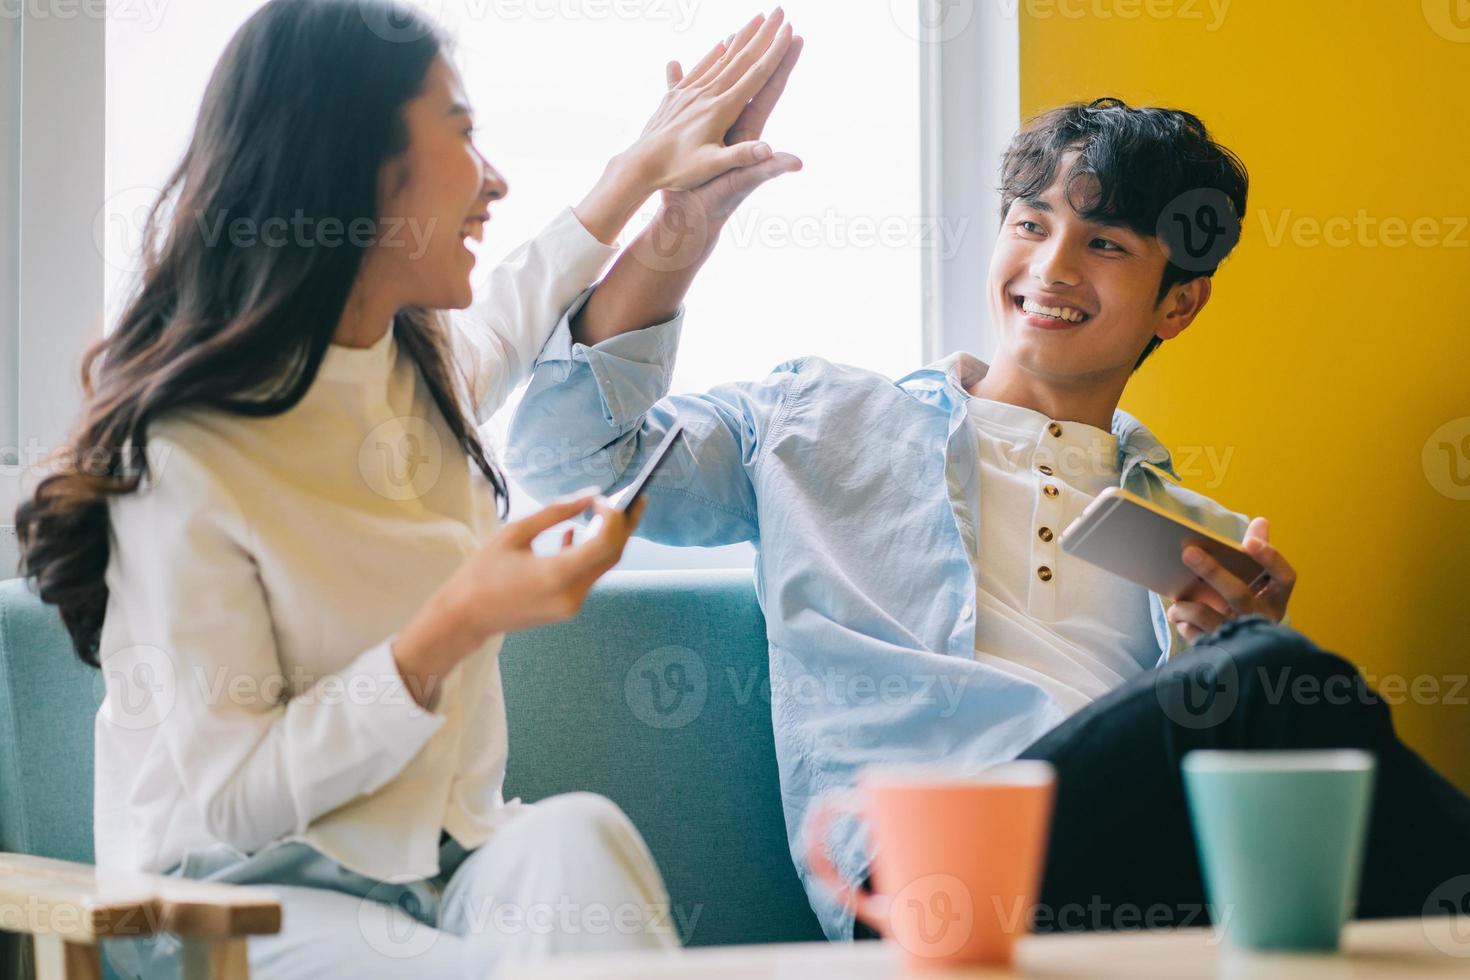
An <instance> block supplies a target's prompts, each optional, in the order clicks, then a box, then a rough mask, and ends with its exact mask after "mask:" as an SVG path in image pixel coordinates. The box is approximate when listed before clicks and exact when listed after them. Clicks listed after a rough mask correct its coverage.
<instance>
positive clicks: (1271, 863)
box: [1183, 749, 1375, 950]
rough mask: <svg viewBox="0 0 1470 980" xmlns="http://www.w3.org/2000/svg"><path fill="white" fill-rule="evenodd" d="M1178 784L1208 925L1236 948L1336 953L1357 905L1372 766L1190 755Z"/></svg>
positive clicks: (1290, 756)
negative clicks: (1191, 832) (1190, 827)
mask: <svg viewBox="0 0 1470 980" xmlns="http://www.w3.org/2000/svg"><path fill="white" fill-rule="evenodd" d="M1183 768H1184V786H1185V792H1186V795H1187V796H1188V799H1189V809H1190V814H1191V820H1192V824H1193V827H1194V839H1195V844H1196V845H1197V846H1198V848H1199V856H1200V868H1201V871H1202V872H1203V873H1204V879H1205V890H1206V892H1207V893H1208V895H1209V899H1210V905H1211V913H1212V918H1213V919H1214V921H1215V924H1216V927H1217V928H1218V929H1219V931H1220V932H1221V934H1222V935H1223V937H1224V939H1225V941H1226V942H1228V943H1230V944H1231V945H1232V946H1237V947H1242V948H1245V949H1275V950H1335V949H1337V948H1338V942H1339V940H1340V938H1341V935H1342V926H1343V923H1345V922H1346V921H1347V920H1348V919H1349V918H1351V917H1352V914H1353V910H1354V908H1355V907H1356V905H1357V897H1358V881H1359V875H1360V872H1361V870H1362V864H1363V848H1364V845H1365V843H1366V841H1367V831H1368V811H1369V804H1370V801H1371V799H1372V796H1373V774H1374V768H1375V763H1374V758H1373V756H1372V755H1371V754H1369V753H1367V752H1362V751H1359V750H1357V749H1325V750H1301V751H1274V750H1273V751H1218V750H1212V749H1211V750H1199V751H1195V752H1190V753H1189V754H1188V755H1186V756H1185V757H1184V763H1183Z"/></svg>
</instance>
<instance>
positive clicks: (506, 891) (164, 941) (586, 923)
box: [103, 793, 679, 980]
mask: <svg viewBox="0 0 1470 980" xmlns="http://www.w3.org/2000/svg"><path fill="white" fill-rule="evenodd" d="M439 863H440V873H439V874H438V875H437V876H436V877H434V878H429V879H427V880H425V879H417V880H404V881H401V882H393V881H386V882H383V881H374V880H373V879H370V878H365V877H363V876H362V875H358V874H354V873H353V872H351V871H348V870H346V869H344V868H342V867H341V866H340V865H338V864H337V863H336V862H334V861H332V860H330V859H329V858H327V857H325V856H324V855H322V854H320V853H319V852H317V851H316V850H314V849H312V848H311V847H308V846H307V845H305V844H302V843H297V842H292V843H284V844H277V845H273V846H270V847H267V848H265V849H263V850H261V851H260V852H258V853H256V854H254V855H250V856H248V857H247V856H245V855H242V854H241V853H240V852H238V851H235V850H232V849H230V848H228V847H225V846H223V845H221V846H218V847H215V848H213V849H211V850H207V851H201V852H195V853H191V854H190V855H188V857H187V858H186V859H185V860H184V862H183V864H182V865H180V866H179V867H178V868H176V869H174V871H173V872H171V873H173V874H182V875H183V876H185V877H188V878H197V879H203V880H206V881H216V882H227V883H230V884H239V885H259V886H262V887H264V888H265V889H267V890H269V891H271V892H274V893H275V894H276V895H277V896H279V898H280V901H281V906H282V928H281V932H280V933H279V934H277V935H274V936H252V937H250V940H249V957H250V970H251V976H253V977H255V978H257V980H298V978H299V980H329V978H335V977H351V978H353V980H372V978H385V980H386V978H407V977H414V978H418V977H436V978H437V977H444V978H487V977H490V976H492V975H493V974H494V972H495V970H496V969H497V968H498V967H499V966H501V965H503V964H504V963H506V962H509V961H510V960H511V959H520V958H531V957H539V956H547V955H553V954H557V953H573V952H592V951H606V950H622V949H663V948H673V947H676V946H677V945H678V942H679V941H678V935H677V932H676V931H675V929H674V928H673V927H672V925H671V916H670V915H669V898H668V894H667V892H666V891H665V889H664V884H663V879H662V878H661V877H660V875H659V873H658V869H657V867H655V865H654V863H653V858H652V856H651V855H650V854H649V852H648V847H647V845H645V844H644V842H643V839H642V837H640V836H639V834H638V831H637V830H635V829H634V827H633V825H632V823H631V822H629V820H628V818H627V817H626V816H625V815H624V814H623V812H622V811H621V810H619V809H618V808H617V806H616V805H615V804H613V803H612V802H611V801H609V800H607V799H604V798H603V797H600V796H595V795H593V794H590V793H569V794H566V795H563V796H555V797H552V798H550V799H547V800H543V801H541V802H540V803H535V804H531V805H528V806H523V807H522V808H521V812H520V813H518V814H517V815H516V816H515V817H513V818H512V819H510V820H509V821H508V822H507V823H506V824H505V825H504V826H503V827H501V828H500V829H499V830H498V831H496V833H495V836H494V837H492V838H491V839H490V841H489V842H488V843H486V844H485V845H484V846H483V847H480V848H478V849H476V850H474V851H469V852H467V851H465V849H464V848H463V847H461V846H460V845H459V844H458V843H457V842H456V841H455V840H454V839H453V838H451V837H448V836H447V835H446V836H445V837H444V838H443V840H442V843H441V845H440V850H439ZM103 950H104V952H105V953H106V955H107V956H108V958H109V959H110V960H111V962H112V966H113V968H114V969H115V970H116V971H117V972H118V973H119V974H120V975H121V976H124V977H143V978H146V980H155V978H158V980H163V978H176V977H178V976H179V975H180V963H179V958H180V957H179V942H178V940H177V939H176V938H174V937H172V936H158V937H150V938H147V939H137V940H115V941H111V942H107V943H104V944H103Z"/></svg>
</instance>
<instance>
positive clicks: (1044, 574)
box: [1036, 565, 1051, 582]
mask: <svg viewBox="0 0 1470 980" xmlns="http://www.w3.org/2000/svg"><path fill="white" fill-rule="evenodd" d="M1036 577H1037V578H1039V579H1041V580H1042V581H1043V582H1050V581H1051V569H1050V568H1047V567H1046V566H1045V565H1042V566H1041V567H1040V568H1038V569H1037V570H1036Z"/></svg>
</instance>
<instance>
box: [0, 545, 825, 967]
mask: <svg viewBox="0 0 1470 980" xmlns="http://www.w3.org/2000/svg"><path fill="white" fill-rule="evenodd" d="M501 663H502V673H503V676H504V683H505V696H506V703H507V705H508V713H509V719H510V740H511V750H510V769H509V773H508V775H507V779H506V795H507V797H510V796H520V797H521V798H523V799H526V800H538V799H542V798H544V797H547V796H551V795H553V794H556V793H564V792H568V791H571V790H591V791H593V792H596V793H601V794H603V795H605V796H608V797H610V798H611V799H613V800H615V801H616V802H617V803H618V804H619V805H621V806H622V808H623V809H624V810H625V811H627V813H628V814H629V816H631V817H632V819H633V822H634V823H635V824H637V826H638V827H639V829H640V830H641V831H642V832H643V835H644V837H645V839H647V841H648V844H649V847H650V848H651V849H652V851H653V854H654V857H655V858H656V859H657V860H658V864H659V867H660V868H661V869H662V870H663V873H664V878H665V880H666V881H667V883H668V887H669V893H670V897H671V898H672V900H673V904H674V912H675V916H676V919H677V921H678V925H679V928H680V931H681V934H682V935H683V938H684V940H685V942H686V943H688V944H690V945H714V944H724V943H755V942H793V941H802V940H816V939H820V938H822V932H821V928H820V927H819V926H818V924H817V921H816V919H815V917H814V916H813V914H812V912H811V908H810V906H809V905H808V903H807V900H806V896H805V895H804V894H803V892H802V889H801V885H800V883H799V882H798V880H797V876H796V872H795V870H794V869H793V867H792V864H791V858H790V855H789V852H788V849H787V844H786V828H785V822H784V820H783V817H782V813H781V793H780V786H779V783H778V780H777V776H776V759H775V749H774V745H773V742H772V736H771V717H770V685H769V676H768V673H767V650H766V639H765V621H764V619H763V618H762V616H761V611H760V607H759V606H758V605H757V603H756V600H755V591H754V586H753V582H752V578H751V575H750V573H749V572H744V571H718V572H716V571H698V572H695V571H679V572H615V573H613V574H611V575H609V576H608V577H607V578H606V579H604V581H603V582H602V583H601V584H600V585H599V586H598V587H597V588H596V589H594V590H593V592H592V594H591V596H590V597H589V598H588V600H587V603H586V605H585V607H584V608H583V611H582V613H581V615H580V616H578V617H577V618H576V619H575V620H573V621H572V622H569V623H563V624H559V625H556V626H550V627H545V628H543V629H539V630H534V631H531V632H527V633H522V634H517V635H515V636H512V637H510V638H509V639H508V640H507V642H506V645H505V649H504V650H503V651H502V653H501ZM101 697H102V680H101V675H100V674H99V672H98V671H96V670H93V669H91V668H88V667H85V666H83V665H82V664H81V663H80V662H79V661H78V660H77V658H76V656H75V655H74V654H73V653H72V652H71V648H70V646H69V643H68V640H67V636H66V633H65V631H64V630H63V629H62V626H61V622H60V620H59V619H58V618H57V616H56V614H55V611H54V610H53V609H52V608H51V607H49V606H45V605H43V604H42V603H41V602H40V601H39V600H38V599H37V598H36V597H35V596H34V595H33V594H32V593H31V592H30V591H29V590H28V589H27V588H26V586H25V584H24V583H23V582H22V581H20V580H10V581H6V582H0V851H12V852H20V853H26V854H36V855H42V856H46V857H56V858H62V859H66V860H71V861H83V862H90V861H91V860H92V718H93V714H94V713H95V712H96V709H97V705H98V703H99V702H100V700H101ZM15 945H16V944H15V943H14V942H13V941H12V943H11V946H12V949H11V950H10V951H9V954H10V955H11V956H13V955H14V952H15ZM11 963H13V961H12V960H4V961H0V974H3V975H6V976H11V975H14V974H13V973H11V972H10V970H8V969H7V967H8V966H9V965H10V964H11Z"/></svg>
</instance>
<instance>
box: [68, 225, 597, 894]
mask: <svg viewBox="0 0 1470 980" xmlns="http://www.w3.org/2000/svg"><path fill="white" fill-rule="evenodd" d="M615 251H616V250H615V249H614V248H612V247H610V246H606V245H603V244H602V243H600V242H599V241H597V239H595V238H594V237H593V236H592V235H591V234H590V233H589V232H588V231H587V230H586V229H585V228H583V227H582V225H581V223H580V222H579V221H578V220H577V218H576V216H575V215H574V214H573V213H572V212H571V210H570V209H568V210H566V211H564V212H563V213H562V214H561V215H560V216H558V217H557V218H556V219H555V220H554V221H553V222H552V223H551V224H550V225H549V226H548V227H547V228H546V229H545V230H544V231H543V232H542V233H541V234H540V235H538V236H537V237H536V238H535V239H533V240H532V241H531V242H529V243H528V244H526V245H525V246H523V247H522V248H521V249H520V250H518V251H517V252H516V253H514V254H513V255H512V256H510V258H508V259H507V260H506V262H505V263H504V264H503V265H501V266H500V267H499V268H497V269H496V270H494V272H493V273H492V274H491V278H490V282H489V285H488V289H487V291H486V298H485V299H484V300H483V301H482V302H480V303H479V304H477V305H476V306H474V307H472V308H471V309H470V310H468V311H465V312H464V313H462V314H456V315H455V316H454V317H452V318H451V319H452V320H453V321H454V330H453V348H454V354H455V359H456V362H457V366H458V367H459V368H460V372H459V374H460V375H462V377H463V382H462V387H461V389H460V391H459V392H458V394H459V396H460V397H461V398H463V399H465V400H466V405H467V408H468V409H471V410H472V411H473V414H474V416H475V417H476V418H478V419H479V420H480V421H482V422H483V421H484V420H485V419H487V418H488V417H489V416H490V414H491V413H492V412H494V411H495V409H496V408H498V407H499V406H500V405H501V404H502V403H503V402H504V400H505V399H506V397H507V396H508V394H509V393H510V392H511V390H513V388H514V387H515V385H516V384H517V383H518V382H520V381H521V380H523V379H524V378H525V376H526V375H527V374H528V373H529V372H530V369H531V367H532V365H533V364H534V363H535V359H536V355H537V353H538V352H539V351H540V349H541V346H542V344H543V343H544V342H545V340H546V338H547V337H548V336H549V335H550V333H551V331H552V328H553V327H554V326H555V325H556V324H557V322H558V320H559V319H560V317H561V315H562V313H563V311H565V310H566V308H567V307H568V306H570V305H571V303H572V302H573V301H574V300H575V299H576V297H577V296H578V295H579V294H580V293H581V292H582V291H583V290H585V289H586V288H587V287H588V286H590V285H591V284H592V283H593V282H594V281H595V280H596V278H597V277H598V275H599V274H600V273H601V271H602V269H603V268H604V267H605V265H606V264H607V262H608V260H609V259H610V258H611V257H612V255H613V254H614V253H615ZM149 458H150V464H151V467H152V471H153V476H154V479H153V480H152V481H151V482H150V483H147V484H145V486H144V487H143V488H140V490H139V492H137V493H135V494H131V495H128V496H124V497H120V498H115V499H114V500H113V501H112V502H111V503H110V505H109V515H110V518H111V526H112V550H111V555H110V558H109V561H108V565H107V573H106V581H107V586H108V588H109V590H110V595H109V599H108V605H107V614H106V619H105V621H104V626H103V629H102V637H101V657H102V672H101V676H102V683H104V684H105V685H106V696H105V698H104V700H103V703H102V707H101V710H100V711H99V712H98V714H97V719H96V750H97V756H96V814H95V834H96V851H97V861H98V863H99V864H103V865H109V866H120V867H128V868H136V869H142V870H150V871H162V870H166V869H168V868H170V867H172V866H174V865H175V864H177V863H178V862H180V861H181V860H182V859H183V858H184V856H185V855H186V854H188V853H189V852H190V851H193V850H198V849H204V848H209V847H213V846H216V845H218V844H221V843H223V844H226V845H228V846H230V847H232V848H235V849H236V850H239V851H241V852H243V853H253V852H255V851H258V850H260V849H262V848H264V847H266V846H268V845H271V844H273V843H276V842H283V841H293V840H298V841H305V842H306V843H308V844H310V845H312V846H313V847H315V848H317V849H318V850H320V851H322V852H323V853H325V854H326V855H327V856H329V857H331V858H333V859H334V860H336V861H337V862H339V863H340V864H342V865H344V866H345V867H347V868H349V869H351V870H353V871H357V872H359V873H361V874H364V875H368V876H370V877H373V878H376V879H387V878H392V877H394V876H399V877H400V878H401V877H430V876H432V875H434V874H435V873H437V871H438V847H439V831H440V828H441V827H442V828H444V829H447V830H448V831H449V832H450V833H451V834H452V835H454V837H455V838H456V839H457V840H458V841H459V842H460V843H462V844H464V845H465V846H466V847H477V846H479V845H480V844H483V843H484V842H485V840H486V839H487V838H488V837H489V836H490V834H491V833H492V832H493V831H494V829H495V828H496V826H497V825H498V824H499V823H500V822H502V821H503V820H504V819H505V818H506V817H507V816H508V815H509V813H510V812H511V811H512V809H513V807H514V806H515V804H516V801H511V803H510V804H507V803H505V801H504V799H503V797H502V794H501V785H502V781H503V779H504V775H505V763H506V748H507V744H506V723H505V708H504V704H503V702H502V696H501V686H500V669H499V663H498V653H499V650H500V644H501V637H499V636H496V637H493V638H491V639H490V640H488V641H486V643H485V644H484V646H483V647H482V648H481V649H480V650H478V651H476V652H475V653H473V654H471V655H470V656H469V657H467V658H466V659H465V660H464V661H462V662H461V663H460V664H459V666H457V667H456V668H455V669H454V670H453V671H452V672H451V673H450V674H449V675H448V677H447V678H446V679H445V681H444V682H443V683H442V685H441V686H440V688H439V690H438V693H437V694H436V695H435V697H434V699H433V700H432V701H431V702H430V708H429V709H428V710H425V709H422V708H420V707H418V704H417V702H416V701H415V699H414V697H413V696H412V693H411V692H409V691H408V690H406V689H405V686H404V683H403V681H402V679H401V676H400V674H399V673H398V669H397V667H396V666H395V664H394V661H393V657H392V654H391V651H390V649H389V642H390V640H391V639H392V637H393V635H394V634H395V633H396V632H397V631H398V630H399V629H401V628H402V627H403V626H404V625H405V624H406V623H407V622H408V620H409V619H410V618H411V617H412V616H413V614H414V613H415V612H416V611H417V610H418V609H419V608H420V606H421V605H422V604H423V602H424V601H425V600H426V599H427V598H428V597H429V596H430V594H431V593H433V592H434V591H435V590H436V589H437V588H438V587H439V586H440V585H441V584H442V583H443V582H444V580H445V579H446V578H447V577H448V576H449V575H450V573H451V572H453V571H454V570H455V568H457V567H458V566H459V564H460V563H461V562H462V561H463V560H464V558H465V556H466V555H468V554H469V553H471V552H472V551H473V550H474V549H475V548H476V547H477V546H478V545H479V544H480V543H481V542H482V541H483V540H484V538H485V537H486V536H487V535H488V534H489V533H490V532H491V531H492V530H493V529H494V528H495V527H496V525H497V523H498V519H497V515H496V503H495V499H494V493H493V491H492V490H491V487H490V484H489V482H488V481H487V480H486V479H485V478H484V477H483V475H481V474H480V473H479V471H478V469H477V468H476V467H474V466H473V465H471V464H470V463H469V461H468V459H467V457H466V455H465V454H464V452H463V451H462V450H461V449H460V448H459V446H458V445H457V443H456V442H455V441H454V439H453V437H452V436H451V435H450V432H449V429H448V427H447V426H446V425H445V423H444V420H443V416H442V415H441V414H440V413H439V411H438V410H437V408H436V407H435V406H434V404H433V401H432V397H431V396H430V394H429V391H428V388H427V387H426V386H425V384H424V381H423V379H422V377H421V375H420V374H419V371H418V369H417V367H416V366H415V365H414V363H413V361H412V359H411V358H410V357H409V356H408V354H407V353H406V352H404V351H402V350H401V349H400V348H399V345H398V344H397V342H396V340H395V338H394V336H393V332H392V331H391V330H390V331H389V332H388V333H387V334H386V335H385V336H384V338H383V339H382V341H380V342H379V343H377V344H376V345H374V346H373V347H370V348H364V349H352V348H346V347H340V346H336V345H333V346H332V347H331V348H330V349H329V350H328V352H327V355H326V359H325V361H324V362H323V364H322V366H321V371H320V373H319V374H318V376H317V378H316V379H315V381H314V382H313V384H312V386H311V388H310V390H309V391H308V392H307V394H306V396H305V398H303V399H302V401H301V402H300V403H299V404H298V405H297V406H295V407H294V408H292V409H291V410H290V411H288V412H286V413H285V414H282V415H279V416H275V417H272V418H246V417H243V416H238V415H228V414H225V413H221V412H216V411H189V412H184V413H178V414H176V415H174V416H171V417H168V418H166V419H162V420H160V421H159V422H157V423H156V424H154V425H153V426H152V427H151V429H150V442H149Z"/></svg>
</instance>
